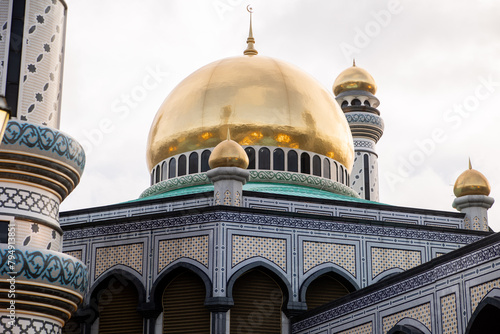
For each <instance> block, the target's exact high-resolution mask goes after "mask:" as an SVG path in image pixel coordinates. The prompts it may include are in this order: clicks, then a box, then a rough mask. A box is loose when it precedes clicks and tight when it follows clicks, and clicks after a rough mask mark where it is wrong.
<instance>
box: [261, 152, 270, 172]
mask: <svg viewBox="0 0 500 334" xmlns="http://www.w3.org/2000/svg"><path fill="white" fill-rule="evenodd" d="M259 169H271V152H270V151H269V149H268V148H265V147H262V148H261V149H260V150H259Z"/></svg>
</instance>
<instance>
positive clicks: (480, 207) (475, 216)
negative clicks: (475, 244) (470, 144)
mask: <svg viewBox="0 0 500 334" xmlns="http://www.w3.org/2000/svg"><path fill="white" fill-rule="evenodd" d="M490 191H491V188H490V183H489V182H488V180H487V179H486V177H485V176H484V175H483V174H481V173H480V172H479V171H477V170H475V169H472V164H471V162H470V159H469V169H467V170H466V171H465V172H463V173H462V174H460V176H459V177H458V178H457V181H456V182H455V186H454V187H453V192H454V193H455V196H456V197H457V198H455V200H454V201H453V207H454V208H455V209H457V210H458V211H460V212H463V213H465V219H464V228H465V229H468V230H479V231H489V226H488V209H489V208H491V206H492V205H493V203H494V202H495V200H494V199H493V198H492V197H489V196H488V195H489V194H490Z"/></svg>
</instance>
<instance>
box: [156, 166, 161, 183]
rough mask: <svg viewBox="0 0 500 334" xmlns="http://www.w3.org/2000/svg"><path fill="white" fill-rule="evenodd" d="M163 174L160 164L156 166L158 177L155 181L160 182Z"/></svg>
mask: <svg viewBox="0 0 500 334" xmlns="http://www.w3.org/2000/svg"><path fill="white" fill-rule="evenodd" d="M160 176H161V174H160V165H158V166H156V177H155V182H156V183H158V182H160V180H161V178H160Z"/></svg>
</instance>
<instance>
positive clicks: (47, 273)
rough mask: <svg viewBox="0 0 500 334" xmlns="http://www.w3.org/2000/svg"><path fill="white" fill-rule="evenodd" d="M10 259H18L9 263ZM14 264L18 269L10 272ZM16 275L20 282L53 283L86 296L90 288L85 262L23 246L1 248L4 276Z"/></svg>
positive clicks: (1, 268) (2, 273) (1, 266)
mask: <svg viewBox="0 0 500 334" xmlns="http://www.w3.org/2000/svg"><path fill="white" fill-rule="evenodd" d="M12 251H13V254H12ZM9 252H10V253H9ZM9 255H11V256H12V255H14V257H15V259H14V260H12V259H11V261H10V262H9ZM12 262H13V263H15V268H10V265H11V263H12ZM13 269H14V270H13ZM12 272H16V273H17V274H16V281H21V280H28V281H30V282H40V283H45V284H47V283H49V284H51V285H54V286H55V287H57V286H59V287H62V288H67V289H70V290H73V291H75V292H77V293H79V294H82V295H83V293H84V292H85V290H86V288H87V286H88V278H87V267H86V266H85V265H84V264H83V262H81V261H79V260H77V259H75V258H73V257H71V256H69V255H66V254H63V253H59V252H53V251H45V250H33V249H29V248H27V247H22V246H16V249H15V250H9V249H8V247H7V245H6V244H2V245H0V276H2V277H10V275H11V274H12Z"/></svg>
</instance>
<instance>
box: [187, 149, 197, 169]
mask: <svg viewBox="0 0 500 334" xmlns="http://www.w3.org/2000/svg"><path fill="white" fill-rule="evenodd" d="M195 173H198V153H196V152H193V153H191V154H190V155H189V174H195Z"/></svg>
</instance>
